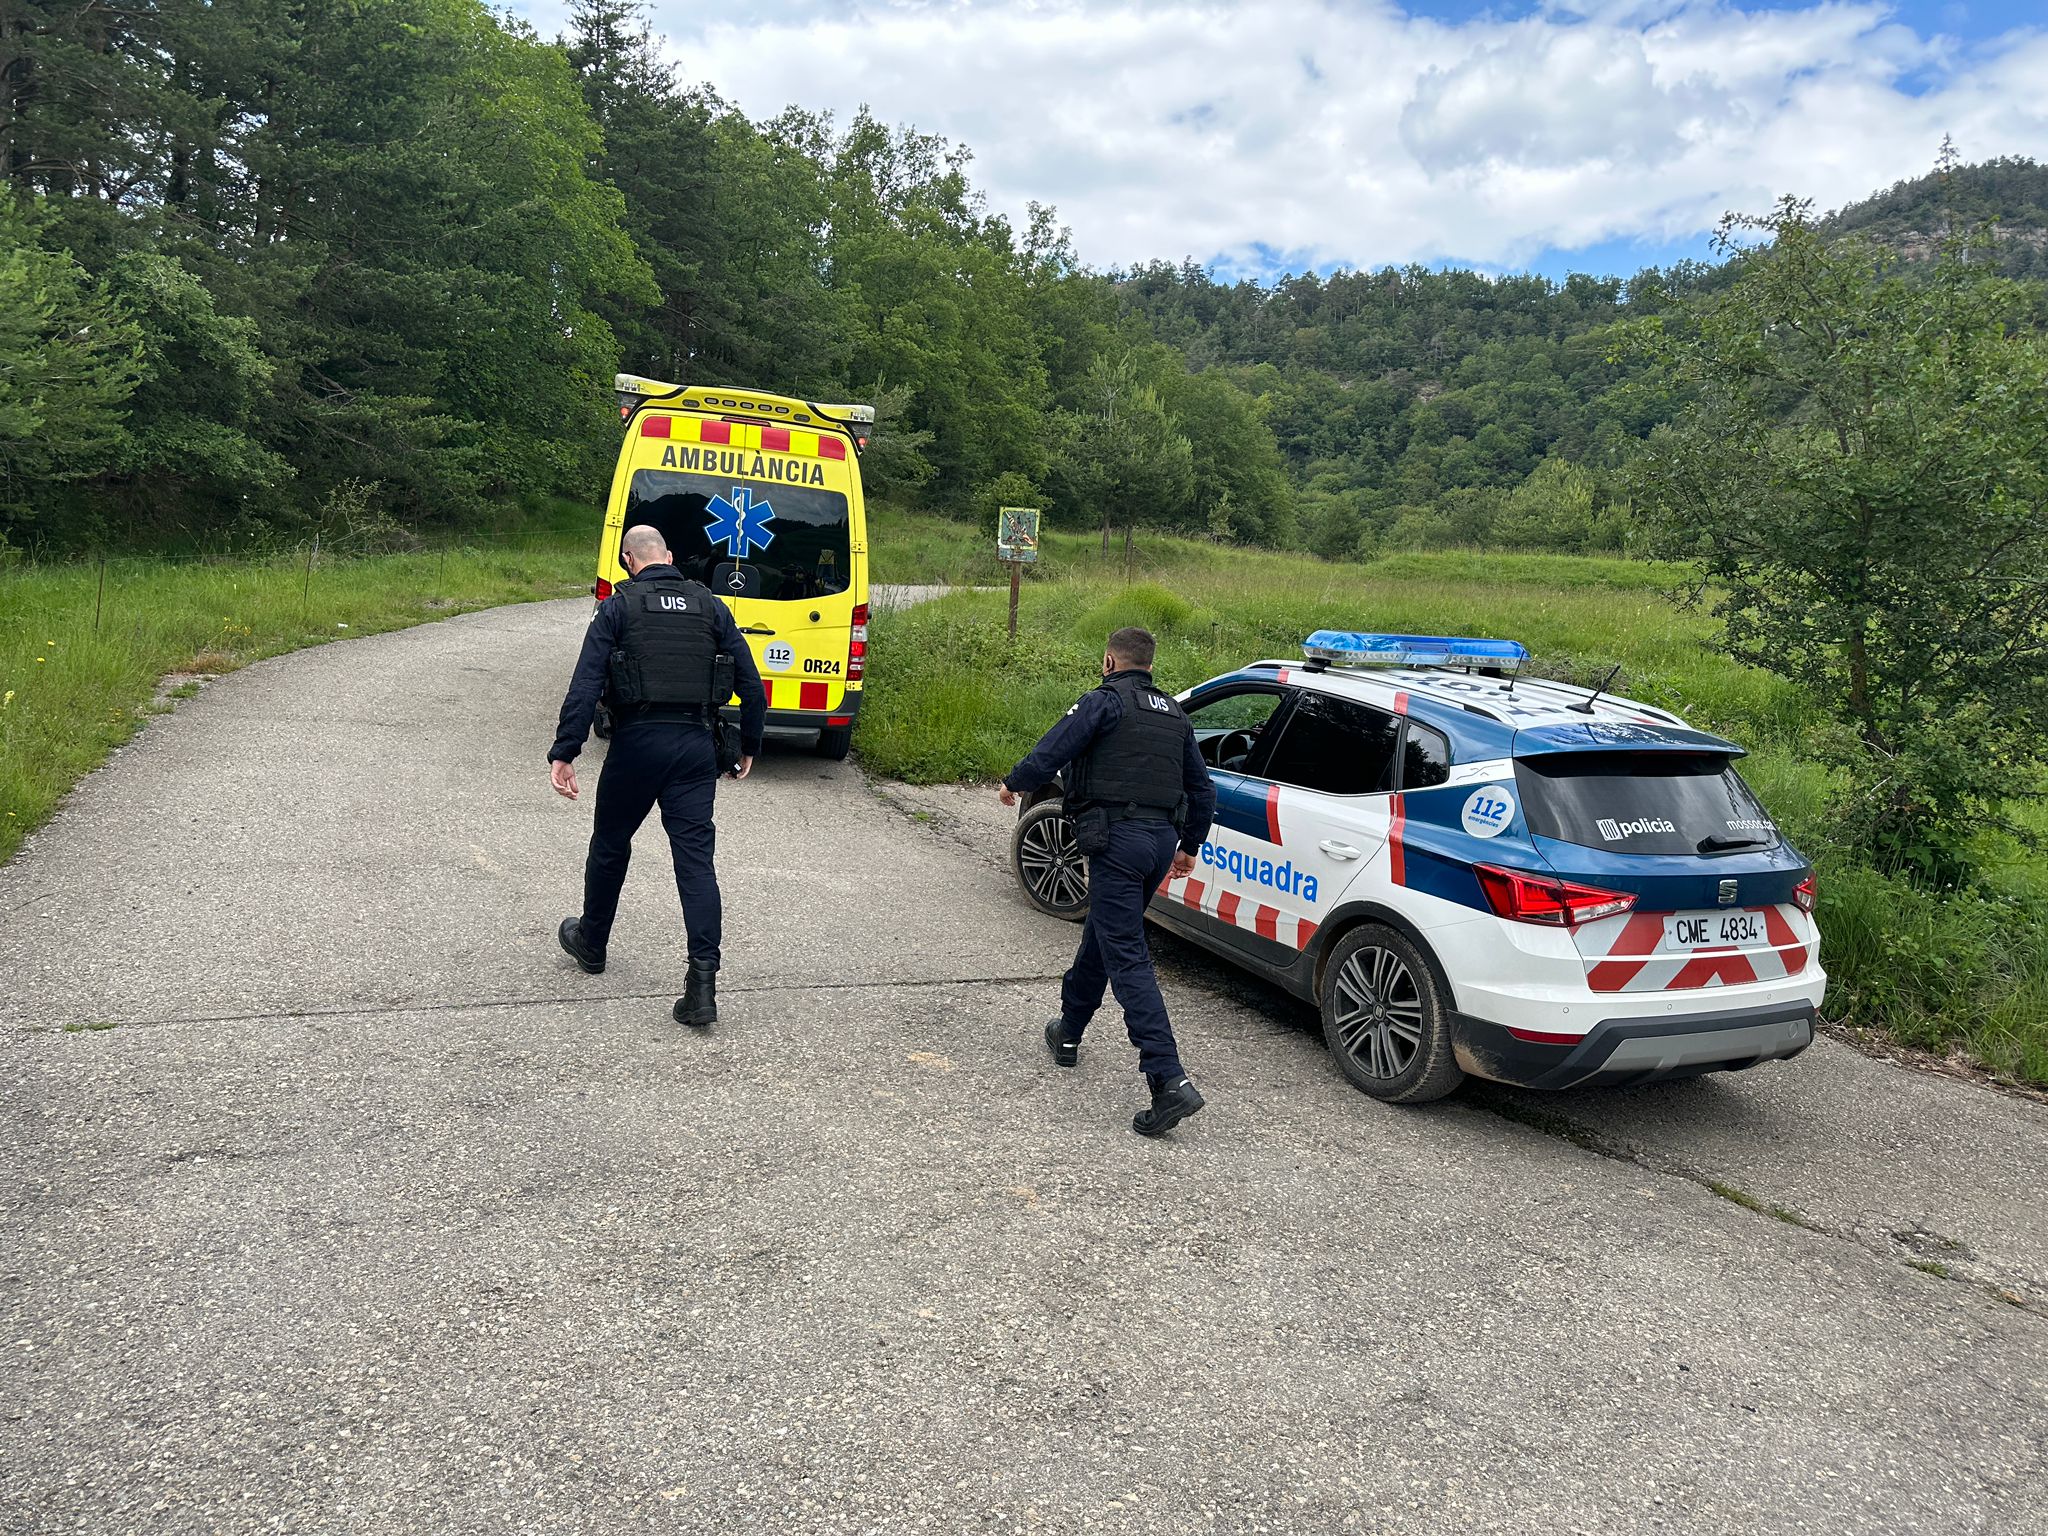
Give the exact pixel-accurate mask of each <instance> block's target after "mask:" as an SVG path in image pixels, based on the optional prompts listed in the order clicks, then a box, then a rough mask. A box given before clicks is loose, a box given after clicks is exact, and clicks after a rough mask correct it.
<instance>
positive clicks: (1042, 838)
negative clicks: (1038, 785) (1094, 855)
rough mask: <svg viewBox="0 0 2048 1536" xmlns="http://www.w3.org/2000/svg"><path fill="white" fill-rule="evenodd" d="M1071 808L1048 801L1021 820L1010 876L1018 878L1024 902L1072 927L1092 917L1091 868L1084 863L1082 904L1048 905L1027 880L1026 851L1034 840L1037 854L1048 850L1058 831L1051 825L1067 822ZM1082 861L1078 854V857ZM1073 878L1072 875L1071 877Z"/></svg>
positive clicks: (1012, 841)
mask: <svg viewBox="0 0 2048 1536" xmlns="http://www.w3.org/2000/svg"><path fill="white" fill-rule="evenodd" d="M1066 819H1067V808H1066V804H1065V802H1064V801H1060V800H1044V801H1041V802H1040V803H1038V804H1037V805H1034V806H1032V807H1031V809H1030V810H1028V811H1026V812H1025V813H1024V814H1023V815H1022V816H1019V817H1018V818H1017V830H1016V831H1015V832H1013V833H1011V834H1010V873H1011V874H1013V875H1015V876H1016V877H1017V888H1018V889H1019V890H1021V891H1022V892H1023V893H1024V899H1025V900H1026V901H1028V902H1030V903H1031V905H1032V906H1034V907H1036V908H1038V910H1039V911H1041V912H1043V913H1044V914H1045V915H1046V916H1048V917H1058V918H1064V919H1065V920H1066V921H1068V922H1070V923H1078V922H1081V921H1082V920H1083V919H1085V918H1086V917H1087V916H1088V886H1087V881H1088V866H1087V864H1086V862H1085V861H1084V862H1082V863H1081V865H1080V869H1079V876H1078V878H1079V880H1080V882H1081V886H1080V889H1081V898H1080V900H1079V901H1078V902H1070V903H1067V904H1064V905H1062V904H1060V903H1058V902H1053V901H1048V900H1046V899H1045V898H1044V897H1042V896H1040V895H1039V893H1038V892H1037V891H1035V890H1033V889H1032V886H1031V882H1030V881H1029V880H1028V879H1026V878H1025V876H1024V849H1025V841H1026V839H1027V838H1028V839H1030V840H1031V842H1032V844H1033V847H1034V850H1035V851H1042V850H1044V849H1045V848H1046V847H1047V840H1048V838H1050V837H1055V835H1056V829H1055V828H1052V827H1049V826H1046V825H1045V823H1047V822H1053V821H1058V822H1065V821H1066ZM1073 835H1074V834H1073V828H1072V827H1071V826H1069V827H1067V828H1066V846H1067V847H1069V848H1071V846H1072V843H1073ZM1075 856H1076V857H1078V854H1076V855H1075ZM1070 878H1071V874H1070Z"/></svg>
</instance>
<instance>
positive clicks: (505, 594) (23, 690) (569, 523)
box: [0, 505, 596, 863]
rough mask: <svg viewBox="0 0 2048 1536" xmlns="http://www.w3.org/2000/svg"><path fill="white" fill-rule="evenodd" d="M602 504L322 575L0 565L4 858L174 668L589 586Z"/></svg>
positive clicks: (164, 564) (122, 565) (291, 569)
mask: <svg viewBox="0 0 2048 1536" xmlns="http://www.w3.org/2000/svg"><path fill="white" fill-rule="evenodd" d="M592 516H593V514H592V513H590V512H588V511H587V510H585V509H581V508H575V507H570V506H566V505H564V506H554V507H547V508H541V509H536V510H535V511H533V512H530V513H528V514H525V515H523V516H519V517H508V518H507V519H506V520H505V521H504V522H502V523H501V524H500V525H499V526H498V527H497V528H495V529H493V530H491V531H489V532H488V533H479V534H478V535H477V536H476V541H475V542H473V543H471V544H469V545H466V546H458V547H453V548H450V549H448V550H446V551H436V552H433V553H424V554H404V555H383V556H377V557H373V558H367V559H354V558H332V557H323V558H322V560H321V561H320V562H319V563H318V564H316V565H315V566H314V567H313V570H312V577H311V581H310V583H309V582H308V580H307V567H306V560H305V557H304V555H303V554H299V555H292V556H279V557H278V558H276V559H274V560H235V561H224V562H217V563H207V562H199V561H190V562H169V561H163V560H153V559H146V558H138V559H119V560H111V561H109V562H108V563H107V565H106V568H105V587H104V590H103V589H102V587H101V581H100V578H101V571H100V567H99V566H98V565H97V564H80V565H56V566H37V567H26V568H17V569H13V570H0V863H4V862H6V860H7V859H9V858H11V857H12V856H13V854H14V851H15V849H16V848H18V847H19V846H20V844H21V840H22V838H23V837H25V836H26V835H27V834H28V833H29V832H31V831H33V830H34V829H35V828H36V827H38V826H40V825H41V824H42V823H43V822H44V821H46V820H47V819H48V818H49V816H50V814H51V812H52V811H54V810H55V809H56V807H57V804H58V802H59V801H60V800H61V799H62V798H63V797H64V795H65V793H66V792H67V791H68V790H69V789H70V788H71V786H72V785H73V784H75V783H76V782H77V781H78V780H79V779H80V778H81V777H83V776H84V775H85V774H87V773H90V772H91V771H92V770H93V769H95V768H97V767H98V766H99V765H100V764H101V763H103V762H105V761H106V758H107V754H108V753H109V752H111V751H112V750H113V749H114V748H115V747H118V746H119V745H121V743H123V742H125V741H126V740H128V738H129V737H131V736H133V735H134V734H135V732H136V731H137V729H139V728H140V727H141V725H142V723H143V722H144V721H145V720H146V719H148V717H149V715H150V713H151V712H152V710H156V709H161V708H163V707H164V706H162V705H159V704H157V703H155V702H154V701H155V698H156V693H157V685H158V681H159V679H161V678H163V677H164V676H165V675H167V674H170V673H182V672H200V673H208V672H212V673H217V672H229V671H232V670H234V669H235V668H237V667H241V666H246V665H247V664H248V663H249V662H252V661H256V660H259V659H261V658H262V657H265V656H275V655H277V654H279V653H280V652H283V651H292V650H297V649H299V648H300V647H301V646H307V645H320V644H324V643H325V642H327V641H330V640H336V639H342V638H346V637H348V636H351V635H364V634H375V633H377V632H378V631H380V630H388V629H400V628H403V627H405V626H406V625H409V624H418V623H422V622H424V621H426V620H429V619H438V618H446V617H448V616H449V615H450V614H453V613H461V612H466V611H468V610H471V609H475V608H490V607H495V606H497V605H498V604H501V603H516V602H529V601H533V600H535V599H538V598H550V597H566V596H569V595H571V594H573V593H575V592H579V591H586V592H587V591H588V590H589V589H590V583H591V580H592V579H593V578H592V567H593V563H594V552H595V548H596V546H595V542H594V540H595V529H596V525H595V523H594V522H592V521H590V519H591V517H592ZM96 612H97V623H95V613H96Z"/></svg>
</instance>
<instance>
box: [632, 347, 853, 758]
mask: <svg viewBox="0 0 2048 1536" xmlns="http://www.w3.org/2000/svg"><path fill="white" fill-rule="evenodd" d="M614 388H615V390H616V391H617V394H618V401H619V416H620V419H621V420H622V421H623V422H624V424H625V442H624V444H623V445H622V446H621V447H620V449H619V464H618V469H617V470H616V471H615V472H614V474H613V475H612V493H611V500H610V502H609V503H608V504H607V506H606V508H605V520H604V534H603V537H602V538H600V539H599V541H598V546H597V586H596V588H595V589H594V590H595V592H596V596H597V600H598V601H599V602H603V601H604V600H605V599H606V598H607V597H609V596H611V593H612V588H613V587H614V586H616V585H617V584H618V583H620V582H622V581H624V580H625V579H626V573H625V571H624V569H623V568H622V567H621V566H620V565H619V539H620V536H621V535H623V534H624V533H625V531H626V530H627V529H628V528H631V527H633V526H634V525H635V524H638V523H650V524H652V525H653V526H654V527H656V528H658V529H660V530H661V532H662V534H663V536H664V537H665V538H666V539H667V540H668V547H669V548H670V549H671V550H672V551H674V553H675V557H676V567H677V569H678V570H680V571H681V572H682V574H683V575H684V576H686V577H688V578H690V579H691V580H693V581H701V582H702V583H703V584H704V585H705V586H707V587H709V588H710V589H711V591H712V592H713V593H714V594H715V595H717V596H718V597H719V598H721V599H723V600H724V602H725V604H726V606H727V607H729V608H730V609H732V616H733V618H734V619H735V620H736V621H737V622H738V624H739V626H740V629H741V631H742V632H743V633H744V634H745V635H746V636H747V639H748V643H749V644H750V645H751V646H752V647H753V652H754V660H755V661H756V663H758V664H759V666H760V669H761V686H762V688H763V689H764V690H765V691H766V693H767V696H768V730H769V731H770V733H772V734H777V735H782V734H790V733H795V732H802V733H804V734H805V735H813V734H814V735H815V736H816V739H817V744H818V751H819V752H820V753H821V754H822V755H824V756H826V757H834V758H839V757H844V756H846V749H847V746H848V744H849V743H850V742H851V741H852V739H853V722H854V717H855V716H856V715H857V714H859V712H860V695H861V685H862V682H863V681H864V674H865V672H866V670H867V649H868V558H867V557H868V539H867V510H866V507H865V506H864V505H863V503H862V500H861V484H860V454H861V451H862V450H863V449H864V448H866V447H867V442H868V437H869V435H870V434H871V433H872V432H873V430H874V422H875V412H874V408H873V407H872V406H866V405H814V404H811V403H809V402H807V401H803V400H795V399H791V398H789V397H787V396H784V395H770V394H763V393H762V392H761V391H760V390H757V389H739V388H734V387H732V386H727V385H691V386H689V387H685V386H683V385H680V384H664V383H662V382H660V381H659V380H656V379H643V378H640V377H638V376H637V375H634V374H630V373H622V374H619V375H618V376H617V378H616V379H615V380H614ZM734 702H735V703H737V700H735V701H734Z"/></svg>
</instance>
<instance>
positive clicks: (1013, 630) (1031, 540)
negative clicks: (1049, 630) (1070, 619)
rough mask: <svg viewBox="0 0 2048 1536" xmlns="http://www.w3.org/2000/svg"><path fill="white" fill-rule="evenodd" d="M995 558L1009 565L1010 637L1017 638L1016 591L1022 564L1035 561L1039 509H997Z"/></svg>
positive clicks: (1019, 581) (1023, 565)
mask: <svg viewBox="0 0 2048 1536" xmlns="http://www.w3.org/2000/svg"><path fill="white" fill-rule="evenodd" d="M996 558H997V559H998V560H1001V561H1002V562H1003V563H1004V564H1005V565H1007V566H1009V568H1010V638H1011V639H1012V640H1014V639H1016V638H1017V594H1018V592H1019V591H1020V590H1021V589H1022V587H1023V585H1024V567H1025V566H1027V565H1034V564H1036V563H1037V561H1038V508H1036V507H999V508H997V509H996Z"/></svg>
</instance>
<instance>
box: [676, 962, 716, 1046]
mask: <svg viewBox="0 0 2048 1536" xmlns="http://www.w3.org/2000/svg"><path fill="white" fill-rule="evenodd" d="M717 977H718V967H717V966H715V965H706V964H704V963H703V962H702V961H700V960H692V961H691V962H690V974H689V975H688V976H686V977H684V978H683V995H682V996H681V997H679V998H677V999H676V1008H675V1015H676V1022H677V1023H678V1024H688V1025H691V1026H692V1027H694V1028H697V1029H703V1028H705V1027H707V1026H708V1025H712V1024H716V1023H717V1022H718V989H717V986H716V981H717Z"/></svg>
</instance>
